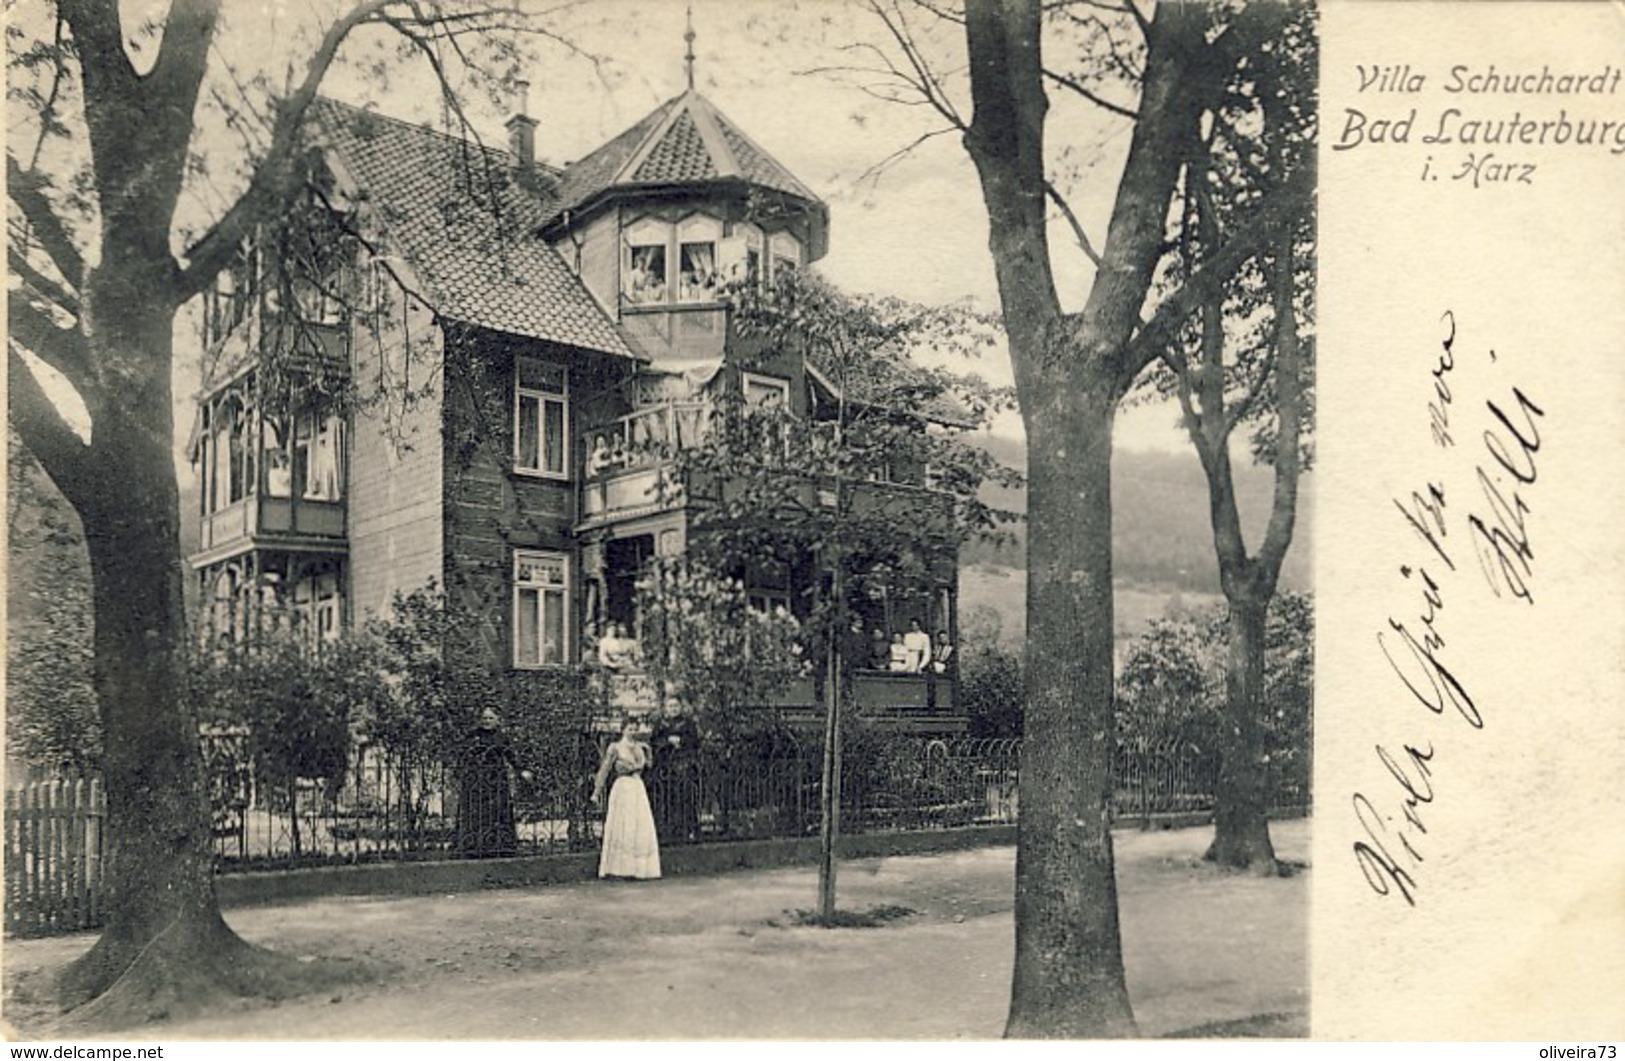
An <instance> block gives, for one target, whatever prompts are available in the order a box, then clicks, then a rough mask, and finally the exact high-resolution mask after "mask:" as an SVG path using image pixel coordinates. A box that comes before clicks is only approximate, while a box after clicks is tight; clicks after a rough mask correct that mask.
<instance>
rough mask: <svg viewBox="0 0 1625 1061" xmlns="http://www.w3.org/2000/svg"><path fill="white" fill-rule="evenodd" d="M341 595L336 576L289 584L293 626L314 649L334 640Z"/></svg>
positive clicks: (336, 636)
mask: <svg viewBox="0 0 1625 1061" xmlns="http://www.w3.org/2000/svg"><path fill="white" fill-rule="evenodd" d="M343 607H344V596H343V594H342V593H341V592H340V591H339V579H338V575H336V574H324V575H313V576H308V577H305V578H301V579H300V580H299V581H297V582H295V583H294V585H293V623H294V628H295V629H296V630H299V631H301V632H302V633H303V634H304V637H305V638H306V639H307V641H308V643H310V644H311V645H314V646H315V647H316V648H317V649H318V650H319V649H320V648H321V647H322V646H323V645H324V644H327V643H329V642H332V641H336V640H338V636H339V626H340V622H341V619H340V616H341V613H342V610H343Z"/></svg>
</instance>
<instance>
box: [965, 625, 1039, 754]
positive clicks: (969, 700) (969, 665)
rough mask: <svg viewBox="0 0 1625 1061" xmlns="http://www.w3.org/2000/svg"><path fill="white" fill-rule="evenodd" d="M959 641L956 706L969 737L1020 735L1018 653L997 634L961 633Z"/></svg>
mask: <svg viewBox="0 0 1625 1061" xmlns="http://www.w3.org/2000/svg"><path fill="white" fill-rule="evenodd" d="M963 630H964V625H963V624H962V625H961V631H962V633H961V636H960V639H959V640H960V645H959V706H960V709H961V710H963V711H964V712H965V714H967V715H969V716H970V736H972V737H1019V736H1021V704H1022V698H1023V696H1024V695H1025V692H1024V690H1023V687H1022V677H1021V657H1020V655H1018V654H1017V653H1016V652H1015V651H1014V650H1013V649H1010V648H1008V647H1006V646H1005V645H1003V644H1002V643H1000V642H999V641H998V640H997V639H996V638H993V639H982V638H976V637H973V636H971V635H969V634H966V633H963Z"/></svg>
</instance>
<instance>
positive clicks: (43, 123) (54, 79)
mask: <svg viewBox="0 0 1625 1061" xmlns="http://www.w3.org/2000/svg"><path fill="white" fill-rule="evenodd" d="M66 28H67V24H66V23H65V22H63V20H62V12H61V11H60V10H58V11H57V15H56V27H55V29H54V30H53V40H52V43H51V50H52V52H53V61H52V64H51V65H52V72H51V90H50V91H49V92H47V93H46V95H45V102H44V103H42V104H41V105H40V109H39V135H38V136H37V137H35V138H34V150H33V152H31V153H30V154H29V156H28V168H29V169H31V170H32V169H34V168H36V167H37V166H38V165H39V157H40V153H41V152H42V151H44V150H45V141H46V140H47V139H48V138H49V137H50V135H51V130H52V129H53V128H55V125H56V104H57V100H58V99H59V98H60V97H61V94H62V82H63V80H64V79H65V78H66V77H67V75H68V68H67V63H65V62H64V61H63V59H64V56H65V54H66V51H67V47H68V45H67V42H66V41H65V40H64V39H63V30H65V29H66Z"/></svg>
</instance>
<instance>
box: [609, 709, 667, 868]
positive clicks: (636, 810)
mask: <svg viewBox="0 0 1625 1061" xmlns="http://www.w3.org/2000/svg"><path fill="white" fill-rule="evenodd" d="M637 732H638V729H637V723H636V722H634V721H632V720H631V719H628V720H627V721H626V722H625V724H624V725H622V726H621V738H620V740H617V741H616V742H615V743H613V744H611V745H610V746H609V747H608V748H607V749H606V750H605V751H604V761H603V762H602V763H601V764H600V765H599V767H598V777H597V778H596V779H595V781H594V782H593V791H592V801H593V803H594V804H595V805H596V804H600V803H602V802H603V800H604V786H605V784H606V783H608V785H609V806H608V808H607V809H606V810H605V811H604V845H603V850H602V851H601V853H600V854H599V856H598V875H599V876H600V877H622V878H630V879H632V880H655V879H657V878H658V877H659V876H660V843H659V841H658V840H657V839H656V837H655V818H654V812H653V811H652V810H651V809H650V807H649V793H648V790H647V789H645V788H644V787H643V771H645V770H647V769H648V768H649V766H650V764H651V763H652V762H653V758H654V753H653V752H651V751H650V749H649V746H648V745H647V744H645V743H643V742H642V741H641V740H639V739H638V736H637Z"/></svg>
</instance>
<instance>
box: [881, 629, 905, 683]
mask: <svg viewBox="0 0 1625 1061" xmlns="http://www.w3.org/2000/svg"><path fill="white" fill-rule="evenodd" d="M909 662H910V661H909V651H908V646H907V645H906V644H904V643H903V635H902V634H893V635H891V648H890V649H889V650H888V652H887V656H886V669H887V670H889V671H891V672H892V673H893V674H907V673H908V672H909Z"/></svg>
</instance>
